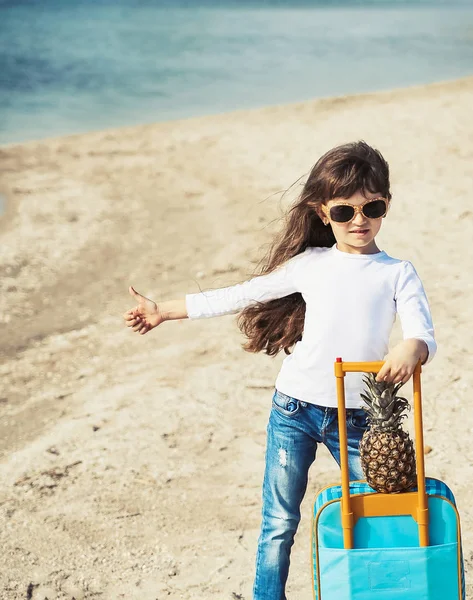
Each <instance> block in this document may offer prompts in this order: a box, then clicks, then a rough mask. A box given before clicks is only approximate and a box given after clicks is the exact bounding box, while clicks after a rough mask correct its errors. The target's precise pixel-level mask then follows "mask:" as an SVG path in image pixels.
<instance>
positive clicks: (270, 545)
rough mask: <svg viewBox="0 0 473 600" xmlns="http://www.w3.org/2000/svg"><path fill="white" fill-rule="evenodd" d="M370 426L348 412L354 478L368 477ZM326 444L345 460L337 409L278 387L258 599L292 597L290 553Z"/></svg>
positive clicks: (265, 493) (269, 448) (268, 452)
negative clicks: (364, 459) (365, 443)
mask: <svg viewBox="0 0 473 600" xmlns="http://www.w3.org/2000/svg"><path fill="white" fill-rule="evenodd" d="M366 428H367V423H366V416H365V412H364V411H363V410H362V409H349V410H347V437H348V456H349V459H348V461H349V469H350V479H351V480H356V479H363V478H364V477H363V472H362V470H361V464H360V457H359V450H358V445H359V443H360V440H361V437H362V435H363V433H364V431H365V430H366ZM320 443H323V444H325V445H326V446H327V448H328V449H329V451H330V453H331V454H332V456H333V457H334V458H335V460H336V461H337V462H338V463H339V464H340V443H339V438H338V417H337V409H336V408H327V407H324V406H317V405H315V404H308V403H306V402H302V401H300V400H296V399H295V398H291V397H290V396H287V395H286V394H283V393H281V392H278V391H277V390H276V392H275V393H274V396H273V405H272V409H271V414H270V417H269V423H268V428H267V443H266V468H265V474H264V481H263V510H262V514H263V519H262V524H261V534H260V537H259V540H258V551H257V555H256V577H255V584H254V589H253V599H254V600H286V594H285V587H286V580H287V576H288V572H289V556H290V553H291V547H292V545H293V543H294V535H295V533H296V531H297V527H298V525H299V521H300V518H301V513H300V505H301V502H302V499H303V498H304V494H305V491H306V488H307V478H308V471H309V467H310V465H311V464H312V463H313V462H314V460H315V453H316V450H317V445H318V444H320Z"/></svg>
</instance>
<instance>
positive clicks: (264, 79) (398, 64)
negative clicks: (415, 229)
mask: <svg viewBox="0 0 473 600" xmlns="http://www.w3.org/2000/svg"><path fill="white" fill-rule="evenodd" d="M471 74H473V1H472V0H468V1H463V2H462V1H459V0H451V1H448V2H440V0H437V1H434V0H431V1H428V0H424V1H421V0H411V1H409V2H400V1H397V2H396V1H394V0H392V1H388V0H371V1H365V2H363V1H356V0H352V1H350V2H345V3H340V2H334V1H329V0H325V1H324V0H313V1H311V2H309V1H306V2H292V1H290V0H287V1H285V2H284V1H282V0H279V1H277V0H272V1H266V2H265V1H263V0H261V1H259V2H258V1H256V0H254V1H253V2H245V1H244V0H218V2H217V1H215V2H199V1H197V0H195V1H187V2H183V1H181V2H179V0H175V1H170V0H169V1H163V0H0V144H9V143H16V142H22V141H27V140H33V139H41V138H46V137H51V136H58V135H66V134H71V133H79V132H85V131H90V130H97V129H105V128H110V127H120V126H124V125H133V124H139V123H150V122H156V121H165V120H169V119H178V118H186V117H193V116H198V115H205V114H212V113H220V112H227V111H233V110H237V109H245V108H250V107H258V106H264V105H270V104H281V103H288V102H296V101H302V100H306V99H310V98H316V97H323V96H332V95H341V94H351V93H357V92H366V91H376V90H383V89H389V88H395V87H402V86H409V85H413V84H422V83H429V82H433V81H440V80H448V79H454V78H458V77H462V76H464V75H471Z"/></svg>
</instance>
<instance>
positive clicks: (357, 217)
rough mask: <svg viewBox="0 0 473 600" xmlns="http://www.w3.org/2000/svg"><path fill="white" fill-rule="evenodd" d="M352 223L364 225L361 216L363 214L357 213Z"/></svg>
mask: <svg viewBox="0 0 473 600" xmlns="http://www.w3.org/2000/svg"><path fill="white" fill-rule="evenodd" d="M352 223H353V224H354V225H364V223H365V217H364V215H363V213H362V212H361V211H359V212H357V213H356V215H355V216H354V218H353V221H352Z"/></svg>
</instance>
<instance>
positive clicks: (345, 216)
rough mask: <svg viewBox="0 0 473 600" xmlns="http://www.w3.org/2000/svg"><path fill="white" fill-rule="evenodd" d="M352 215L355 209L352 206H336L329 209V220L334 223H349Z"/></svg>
mask: <svg viewBox="0 0 473 600" xmlns="http://www.w3.org/2000/svg"><path fill="white" fill-rule="evenodd" d="M354 214H355V209H354V208H353V206H347V205H346V204H338V205H335V206H332V208H331V209H330V218H331V219H332V221H335V223H346V222H347V221H351V219H353V215H354Z"/></svg>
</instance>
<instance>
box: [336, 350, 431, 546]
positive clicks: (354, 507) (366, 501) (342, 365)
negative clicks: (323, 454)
mask: <svg viewBox="0 0 473 600" xmlns="http://www.w3.org/2000/svg"><path fill="white" fill-rule="evenodd" d="M383 365H384V362H383V361H378V362H343V361H342V359H341V358H337V360H336V362H335V365H334V366H335V377H336V378H337V396H338V431H339V436H340V468H341V471H342V501H341V506H342V527H343V545H344V547H345V548H353V528H354V525H355V519H356V518H360V517H368V516H381V515H405V514H407V515H409V514H410V515H412V517H413V518H414V519H415V520H416V521H417V525H418V527H419V544H420V546H428V545H429V511H428V504H427V494H426V491H425V466H424V434H423V425H422V394H421V384H420V374H421V370H422V367H421V361H419V362H418V363H417V365H416V368H415V370H414V374H413V377H412V378H413V386H414V424H415V448H416V463H417V492H404V493H400V494H366V495H360V496H354V497H351V496H350V475H349V471H348V447H347V423H346V407H345V380H344V378H345V373H360V372H362V373H379V371H380V370H381V367H382V366H383Z"/></svg>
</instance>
